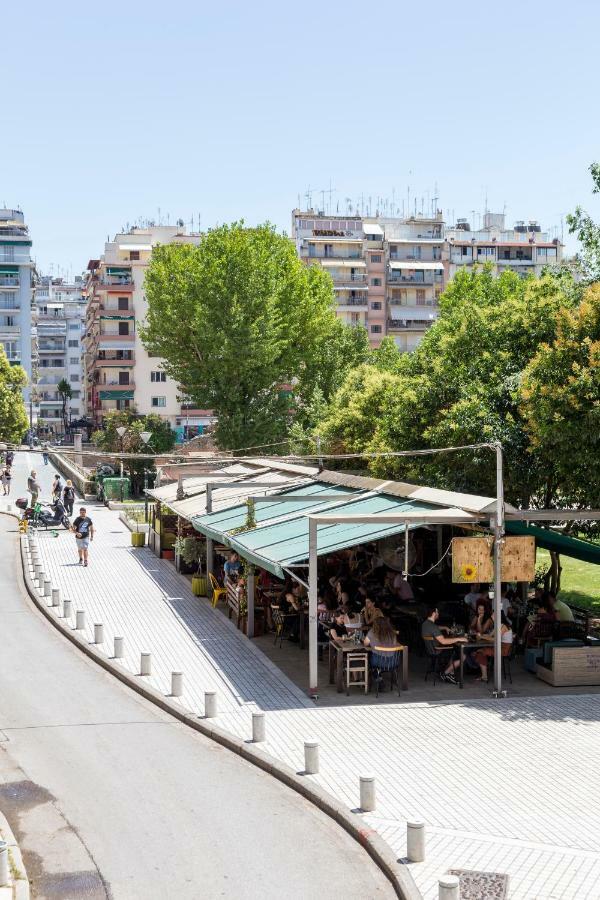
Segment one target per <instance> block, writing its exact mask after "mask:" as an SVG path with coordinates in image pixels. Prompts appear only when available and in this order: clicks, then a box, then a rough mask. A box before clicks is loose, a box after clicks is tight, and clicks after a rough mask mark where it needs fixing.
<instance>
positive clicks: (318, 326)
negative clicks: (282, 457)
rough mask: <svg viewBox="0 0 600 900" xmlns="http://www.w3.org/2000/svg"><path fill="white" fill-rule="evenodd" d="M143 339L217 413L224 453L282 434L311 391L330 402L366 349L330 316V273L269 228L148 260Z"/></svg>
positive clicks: (225, 233) (176, 248) (222, 231)
mask: <svg viewBox="0 0 600 900" xmlns="http://www.w3.org/2000/svg"><path fill="white" fill-rule="evenodd" d="M145 290H146V296H147V300H148V314H147V321H146V325H145V327H143V328H142V329H141V334H142V339H143V341H144V344H145V346H146V347H147V349H148V351H149V352H150V353H152V354H154V355H156V356H160V357H162V359H163V360H164V368H165V370H166V371H167V373H168V374H169V375H171V376H172V377H173V378H175V379H176V380H177V381H178V382H179V383H180V384H181V385H182V389H183V390H184V391H185V393H186V394H187V395H188V396H189V397H190V398H191V399H192V400H193V401H194V402H197V403H198V404H199V405H200V406H202V407H203V408H210V409H212V410H214V412H215V414H216V415H217V417H218V421H217V425H216V432H215V436H216V439H217V442H218V443H219V445H220V446H221V447H223V448H229V449H235V448H243V447H249V446H257V445H261V444H267V443H270V442H274V441H278V440H281V439H282V438H284V437H285V436H286V435H287V433H288V430H289V427H290V425H291V422H292V414H293V413H294V412H295V411H297V410H302V409H307V408H309V407H310V405H311V403H312V402H313V400H314V395H315V392H320V393H321V394H322V396H323V397H324V398H326V399H328V398H329V396H330V395H331V394H332V393H333V391H334V390H335V389H336V388H337V387H338V386H339V385H340V384H341V381H342V380H343V377H344V374H345V372H346V371H347V370H348V368H349V367H350V366H352V365H354V364H355V362H356V361H357V360H360V359H361V357H364V356H366V354H367V353H368V342H367V339H366V333H365V332H364V330H361V329H358V330H355V329H349V328H347V327H346V326H344V325H343V324H342V323H341V322H340V321H339V320H338V319H337V318H336V316H335V312H334V307H333V289H332V281H331V278H330V276H329V275H328V274H327V273H326V272H325V271H324V270H323V269H321V268H320V267H317V266H310V267H307V266H305V265H303V263H302V262H301V261H300V259H299V258H298V255H297V253H296V250H295V247H294V244H293V243H292V242H291V241H290V240H289V239H288V238H286V237H283V236H281V235H278V234H277V233H276V232H275V229H274V228H273V227H272V226H270V225H268V224H266V225H261V226H259V227H257V228H247V227H244V225H243V223H234V224H233V225H223V226H222V227H220V228H216V229H214V230H212V231H209V232H208V234H207V235H206V236H205V237H204V238H203V240H202V242H201V244H200V245H199V246H197V247H196V246H191V245H168V246H164V247H158V248H156V249H155V250H154V252H153V254H152V262H151V264H150V266H149V268H148V271H147V274H146V282H145Z"/></svg>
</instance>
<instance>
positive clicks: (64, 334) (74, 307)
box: [35, 276, 85, 437]
mask: <svg viewBox="0 0 600 900" xmlns="http://www.w3.org/2000/svg"><path fill="white" fill-rule="evenodd" d="M83 287H84V285H83V279H82V278H81V277H78V278H76V279H75V281H74V282H73V283H67V282H65V281H64V280H63V279H62V278H52V277H51V276H42V277H41V278H39V279H38V282H37V284H36V288H35V317H36V322H37V355H38V364H37V384H36V388H37V389H36V396H37V431H38V434H39V435H40V436H47V437H52V436H56V435H60V434H63V433H64V431H65V417H63V403H62V399H61V397H60V396H59V393H58V384H59V383H60V382H61V381H62V380H63V379H64V380H65V381H67V382H68V384H69V386H70V388H71V391H72V397H71V399H70V400H69V401H68V402H67V406H66V422H67V425H68V424H69V423H71V422H74V421H78V420H79V419H81V418H82V417H83V416H84V412H85V397H84V392H85V384H84V378H83V344H82V338H83V329H84V324H85V298H84V296H83Z"/></svg>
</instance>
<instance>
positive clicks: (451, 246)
mask: <svg viewBox="0 0 600 900" xmlns="http://www.w3.org/2000/svg"><path fill="white" fill-rule="evenodd" d="M446 243H447V252H448V272H449V276H450V278H452V277H453V276H454V275H455V274H456V272H457V271H458V270H459V269H461V268H465V267H467V268H470V267H472V266H474V265H477V264H480V265H481V264H483V263H490V264H491V265H492V267H493V271H494V273H495V274H500V272H503V271H505V270H506V269H511V270H512V271H514V272H516V273H517V274H518V275H520V276H522V277H523V278H524V277H526V276H527V275H536V276H539V275H541V274H542V270H543V268H544V267H545V266H548V265H559V264H560V262H561V261H562V250H563V245H562V244H561V242H560V241H559V240H558V238H551V237H550V235H549V234H548V233H547V232H543V231H542V229H541V227H540V225H539V224H538V222H536V221H534V220H530V221H529V222H524V221H520V222H516V223H515V225H514V227H513V228H512V229H507V228H506V224H505V216H504V214H503V213H485V215H484V217H483V228H481V229H479V230H477V231H471V225H470V223H469V222H468V221H467V219H459V220H458V222H457V224H456V226H455V227H454V228H448V229H446Z"/></svg>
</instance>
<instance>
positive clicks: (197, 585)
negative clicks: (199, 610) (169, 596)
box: [192, 575, 208, 597]
mask: <svg viewBox="0 0 600 900" xmlns="http://www.w3.org/2000/svg"><path fill="white" fill-rule="evenodd" d="M192 594H195V595H196V597H206V596H208V585H207V580H206V575H192Z"/></svg>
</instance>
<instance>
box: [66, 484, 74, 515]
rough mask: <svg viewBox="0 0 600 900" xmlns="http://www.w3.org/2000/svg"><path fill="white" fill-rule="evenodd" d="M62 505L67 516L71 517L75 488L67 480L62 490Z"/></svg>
mask: <svg viewBox="0 0 600 900" xmlns="http://www.w3.org/2000/svg"><path fill="white" fill-rule="evenodd" d="M63 503H64V504H65V510H66V512H67V515H68V516H72V515H73V504H74V503H75V488H74V487H73V482H72V481H71V479H70V478H69V479H68V481H67V483H66V484H65V487H64V490H63Z"/></svg>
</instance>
